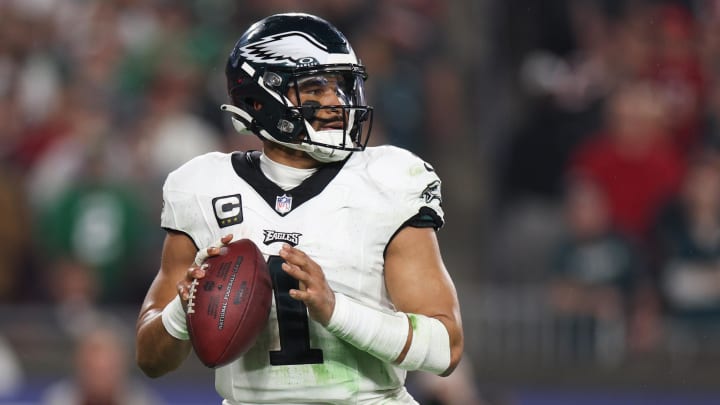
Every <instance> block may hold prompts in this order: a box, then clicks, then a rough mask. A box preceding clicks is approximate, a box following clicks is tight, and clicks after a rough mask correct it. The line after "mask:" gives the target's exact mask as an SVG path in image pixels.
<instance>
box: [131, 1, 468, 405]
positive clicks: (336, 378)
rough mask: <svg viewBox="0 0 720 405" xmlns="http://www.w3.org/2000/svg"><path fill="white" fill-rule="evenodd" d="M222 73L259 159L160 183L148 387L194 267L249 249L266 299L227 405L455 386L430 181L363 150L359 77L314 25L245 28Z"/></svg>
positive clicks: (143, 351) (449, 303)
mask: <svg viewBox="0 0 720 405" xmlns="http://www.w3.org/2000/svg"><path fill="white" fill-rule="evenodd" d="M226 76H227V86H228V88H227V90H228V93H229V96H230V99H231V104H227V105H223V106H222V109H223V110H225V111H228V112H229V113H230V114H232V118H231V119H232V122H233V124H234V126H235V128H236V129H238V130H239V131H241V132H246V133H253V134H255V135H257V136H259V137H260V138H261V139H262V141H263V150H262V152H259V151H248V152H235V153H230V154H225V153H209V154H206V155H202V156H199V157H197V158H195V159H192V160H191V161H189V162H187V163H186V164H184V165H183V166H181V167H180V168H178V169H177V170H175V171H174V172H172V173H171V174H170V175H169V176H168V177H167V180H166V182H165V184H164V186H163V199H164V201H163V202H164V206H163V212H162V217H161V226H162V227H163V228H164V229H166V230H167V236H166V239H165V243H164V247H163V252H162V260H161V268H160V270H159V272H158V275H157V277H156V279H155V280H154V282H153V283H152V285H151V286H150V289H149V291H148V293H147V297H146V299H145V302H144V304H143V306H142V309H141V312H140V315H139V319H138V324H137V362H138V364H139V366H140V368H141V369H142V370H143V371H144V372H145V373H146V374H147V375H149V376H151V377H158V376H162V375H164V374H166V373H168V372H170V371H172V370H174V369H176V368H177V367H179V366H180V365H181V363H182V362H183V361H184V359H185V358H186V357H187V356H188V353H189V352H190V350H191V344H190V343H189V341H188V332H187V325H186V322H185V314H186V305H187V300H188V296H189V294H188V290H189V288H190V283H191V282H192V281H193V279H195V278H201V277H203V276H204V270H203V269H202V267H201V266H200V264H202V261H203V260H204V259H205V258H207V257H208V256H212V255H216V254H218V250H219V249H218V246H219V245H218V244H217V243H218V242H217V241H218V240H220V243H229V242H230V241H231V240H232V239H233V238H234V239H241V238H248V239H251V240H253V241H254V242H255V243H256V244H257V245H258V246H259V247H260V249H261V250H262V252H263V254H264V255H265V257H266V259H267V261H268V268H269V270H270V273H271V277H272V280H273V290H274V300H273V305H272V309H271V313H270V317H269V320H268V324H267V326H266V328H265V330H264V331H263V332H262V333H261V335H260V336H259V338H258V340H257V342H256V343H255V345H254V346H253V347H252V348H251V349H250V350H249V351H248V352H247V353H245V354H244V355H243V356H241V357H240V358H239V359H237V360H236V361H234V362H232V363H230V364H228V365H226V366H223V367H219V368H217V369H216V371H215V379H216V384H215V385H216V388H217V391H218V392H219V394H220V395H221V396H222V397H223V398H224V402H223V404H225V405H234V404H256V403H263V404H267V403H275V404H307V403H332V404H374V403H383V404H413V403H416V402H415V400H414V399H413V398H412V397H411V396H410V395H409V394H408V392H407V390H406V389H405V387H404V381H405V376H406V372H407V370H424V371H429V372H432V373H435V374H438V375H449V374H450V373H452V371H453V369H454V368H455V367H456V366H457V364H458V362H459V361H460V358H461V356H462V351H463V333H462V326H461V320H460V310H459V305H458V300H457V295H456V291H455V287H454V285H453V282H452V280H451V278H450V276H449V275H448V272H447V270H446V268H445V265H444V264H443V260H442V257H441V254H440V249H439V247H438V241H437V238H436V235H435V231H436V230H437V229H439V228H440V227H441V226H442V225H443V210H442V206H441V202H442V198H441V193H440V179H439V178H438V176H437V174H436V173H435V171H434V170H433V168H432V166H431V165H429V164H428V163H426V162H424V161H423V160H421V159H419V158H418V157H416V156H415V155H413V154H411V153H410V152H408V151H406V150H403V149H399V148H396V147H392V146H379V147H367V148H366V144H367V139H368V136H369V134H370V127H371V124H372V108H371V107H369V106H368V105H367V104H366V102H365V98H364V89H363V85H364V81H365V79H366V78H367V76H366V73H365V68H364V67H363V65H362V64H361V63H360V61H359V59H358V58H357V57H356V56H355V53H354V52H353V50H352V48H351V46H350V44H349V43H348V41H347V39H346V38H345V36H344V35H343V34H342V33H341V32H340V31H338V30H337V29H336V28H335V27H334V26H333V25H331V24H329V23H328V22H326V21H324V20H322V19H320V18H318V17H315V16H312V15H308V14H299V13H290V14H279V15H273V16H270V17H267V18H265V19H263V20H260V21H259V22H257V23H255V24H254V25H252V26H251V27H250V28H249V29H248V30H247V31H246V32H245V33H244V34H243V35H242V37H241V38H240V39H239V40H238V42H237V44H236V45H235V47H234V49H233V50H232V53H231V54H230V57H229V60H228V62H227V66H226ZM223 235H225V236H223ZM208 246H210V247H208Z"/></svg>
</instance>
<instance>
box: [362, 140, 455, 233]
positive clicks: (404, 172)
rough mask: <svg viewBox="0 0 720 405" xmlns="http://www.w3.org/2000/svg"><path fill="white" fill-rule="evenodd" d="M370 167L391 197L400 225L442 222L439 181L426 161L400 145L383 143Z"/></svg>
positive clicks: (430, 225) (443, 219)
mask: <svg viewBox="0 0 720 405" xmlns="http://www.w3.org/2000/svg"><path fill="white" fill-rule="evenodd" d="M370 170H371V172H372V175H373V177H374V178H375V179H376V181H379V182H380V183H381V184H382V185H383V188H384V189H385V192H386V193H387V194H388V195H389V196H390V197H391V201H392V202H393V204H394V205H395V207H394V208H395V212H396V215H398V217H399V219H400V220H401V223H402V225H401V226H414V227H418V228H429V227H432V228H435V229H436V230H437V229H440V228H441V227H442V226H443V224H444V222H445V214H444V212H443V209H442V192H441V185H442V182H441V181H440V177H438V175H437V173H436V172H435V169H434V168H433V167H432V166H431V165H430V164H429V163H427V162H425V161H424V160H422V159H420V158H419V157H418V156H416V155H414V154H412V153H411V152H409V151H406V150H404V149H400V148H396V147H386V148H385V149H384V151H383V155H382V156H381V157H380V158H379V159H377V160H376V162H375V164H373V165H371V168H370Z"/></svg>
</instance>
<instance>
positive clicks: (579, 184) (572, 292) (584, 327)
mask: <svg viewBox="0 0 720 405" xmlns="http://www.w3.org/2000/svg"><path fill="white" fill-rule="evenodd" d="M564 223H565V233H564V236H563V237H562V238H561V240H560V242H559V243H558V245H557V246H556V247H555V249H554V250H553V257H554V258H553V261H552V263H551V265H550V275H549V282H550V290H549V293H550V304H551V308H552V309H553V311H554V312H555V314H556V316H557V317H558V319H559V320H560V322H561V323H562V327H563V328H564V329H565V330H568V331H570V333H571V334H572V335H573V336H574V338H573V342H574V347H572V348H566V350H571V351H572V352H573V353H575V355H576V356H577V358H583V359H593V358H595V359H600V358H601V356H599V355H600V354H602V355H603V356H604V357H605V358H604V360H606V361H613V360H614V359H615V360H616V359H617V358H618V357H617V356H621V355H622V351H623V350H624V347H625V343H624V340H625V338H626V337H625V335H626V333H627V332H626V331H627V330H629V329H630V328H629V327H628V326H629V325H628V323H629V322H630V321H631V320H632V319H633V318H632V316H631V312H632V308H631V307H632V302H633V299H632V295H633V291H634V289H635V288H636V283H637V282H638V280H639V279H640V277H641V274H642V270H643V262H642V259H641V257H640V255H639V254H638V252H637V250H636V247H635V246H633V244H632V243H631V242H630V241H629V240H628V239H627V238H625V237H624V236H623V235H622V234H621V233H619V232H617V230H616V229H615V228H614V225H613V222H612V220H611V217H610V212H609V207H608V202H607V199H606V196H605V194H604V192H603V190H601V189H600V188H598V187H597V185H596V184H594V183H593V182H592V181H587V180H582V179H573V180H571V181H570V183H569V184H568V187H567V191H566V196H565V205H564ZM583 332H585V333H586V335H585V336H580V334H581V333H583ZM608 332H612V333H608ZM607 337H611V338H612V339H615V341H610V342H607V341H606V342H603V341H601V339H604V338H607ZM609 344H613V345H614V346H615V347H616V350H614V353H602V352H599V350H601V349H602V348H604V347H606V346H607V345H609ZM608 354H611V355H612V356H614V357H610V358H608V357H606V356H605V355H608ZM596 356H597V357H596Z"/></svg>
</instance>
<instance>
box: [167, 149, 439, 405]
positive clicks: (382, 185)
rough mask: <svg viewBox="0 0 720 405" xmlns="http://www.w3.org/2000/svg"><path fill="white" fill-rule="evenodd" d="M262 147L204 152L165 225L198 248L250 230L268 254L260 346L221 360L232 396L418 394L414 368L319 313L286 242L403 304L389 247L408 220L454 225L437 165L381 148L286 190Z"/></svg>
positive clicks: (292, 400) (395, 399) (345, 280)
mask: <svg viewBox="0 0 720 405" xmlns="http://www.w3.org/2000/svg"><path fill="white" fill-rule="evenodd" d="M259 154H260V153H259V152H248V153H240V152H237V153H233V154H224V153H217V152H216V153H209V154H206V155H202V156H199V157H197V158H195V159H193V160H191V161H189V162H188V163H186V164H185V165H183V166H181V167H180V168H179V169H177V170H175V171H174V172H172V173H171V174H170V175H169V176H168V178H167V180H166V182H165V185H164V187H163V196H164V201H163V202H164V206H163V212H162V219H161V224H162V227H163V228H166V229H172V230H176V231H180V232H183V233H185V234H187V235H188V236H190V237H191V238H192V239H193V241H194V242H195V244H196V246H197V247H198V248H204V247H206V246H209V245H211V244H212V243H215V242H217V241H218V240H219V239H220V238H221V236H223V235H226V234H228V233H232V234H233V235H234V239H235V240H237V239H241V238H248V239H251V240H253V241H254V242H255V243H256V244H257V245H258V247H259V248H260V250H261V251H262V252H263V254H264V256H265V258H266V259H267V261H268V267H269V270H270V273H271V278H272V280H273V293H274V299H273V305H272V310H271V312H270V318H269V321H268V324H267V327H266V328H265V330H264V331H263V332H262V334H261V335H260V337H259V338H258V341H257V343H256V344H255V345H254V346H253V348H252V349H250V351H248V352H247V353H246V354H245V355H243V356H242V357H241V358H240V359H238V360H237V361H235V362H233V363H231V364H229V365H227V366H224V367H221V368H218V369H217V370H216V375H215V377H216V378H215V380H216V383H215V385H216V388H217V390H218V392H219V393H220V395H221V396H222V397H223V398H225V399H226V400H225V402H224V403H225V404H255V403H281V404H308V403H332V404H375V403H383V404H407V403H415V402H414V400H413V399H412V398H411V397H410V395H409V394H408V393H407V392H406V390H405V388H404V381H405V374H406V373H405V371H404V370H402V369H400V368H398V367H395V366H394V365H392V364H389V363H386V362H383V361H381V360H379V359H377V358H375V357H374V356H372V355H370V354H368V353H366V352H364V351H361V350H358V349H356V348H355V347H353V346H351V345H350V344H348V343H346V342H344V341H342V340H340V339H338V338H336V337H335V336H333V335H332V334H330V333H329V332H328V331H327V330H326V329H325V328H324V327H323V326H322V325H320V324H319V323H317V322H315V321H313V320H311V319H309V318H308V314H307V309H306V307H305V305H304V304H303V303H301V302H300V301H296V300H294V299H292V298H290V296H289V294H288V291H289V289H290V288H297V281H295V280H294V279H292V278H291V277H289V276H288V275H287V274H286V273H285V272H284V271H282V269H281V268H280V265H281V264H282V259H281V258H280V257H279V256H278V252H279V249H280V247H281V246H282V244H283V243H288V244H291V245H294V246H296V247H298V248H299V249H301V250H303V251H304V252H305V253H307V254H308V255H309V256H310V257H312V258H313V259H314V260H315V261H316V262H317V263H318V264H319V265H320V266H321V267H322V269H323V271H324V273H325V277H326V279H327V281H328V283H329V285H330V287H331V288H332V289H333V290H334V291H337V292H340V293H343V294H345V295H347V296H348V297H350V298H352V299H355V300H357V301H359V302H361V303H363V304H365V305H367V306H368V307H372V308H375V309H378V310H381V311H393V310H394V307H393V304H392V302H391V301H390V299H389V297H388V293H387V290H386V288H385V280H384V276H383V265H384V252H385V249H386V247H387V246H388V244H389V243H390V241H391V240H392V238H393V236H394V235H395V234H396V232H398V230H400V229H401V228H402V227H403V226H407V225H410V226H427V227H430V226H432V227H435V228H436V229H437V228H439V227H440V226H442V222H443V211H442V208H441V194H440V179H439V178H438V176H437V175H436V173H435V171H434V170H433V168H432V167H431V166H430V165H428V164H427V163H425V162H424V161H422V160H421V159H419V158H418V157H416V156H415V155H413V154H412V153H410V152H408V151H406V150H403V149H399V148H396V147H392V146H381V147H371V148H367V149H366V150H365V151H364V152H360V153H354V154H353V155H352V156H351V157H350V158H349V159H348V160H347V161H345V162H337V163H330V164H326V165H323V166H322V167H321V168H319V169H318V171H317V172H315V173H314V174H313V175H312V176H311V177H309V178H308V179H306V180H305V181H303V182H302V183H301V184H300V185H299V186H297V187H295V188H293V189H291V190H288V191H283V190H282V189H281V188H279V187H278V186H277V185H275V184H274V183H272V182H271V181H270V180H268V179H267V178H266V177H265V176H264V175H263V173H262V171H261V170H260V164H259ZM407 271H412V269H407Z"/></svg>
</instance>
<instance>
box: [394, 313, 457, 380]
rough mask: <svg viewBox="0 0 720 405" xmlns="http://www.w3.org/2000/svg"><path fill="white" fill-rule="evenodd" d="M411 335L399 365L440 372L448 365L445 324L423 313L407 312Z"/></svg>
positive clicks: (448, 348) (447, 341)
mask: <svg viewBox="0 0 720 405" xmlns="http://www.w3.org/2000/svg"><path fill="white" fill-rule="evenodd" d="M408 317H409V318H410V325H411V326H412V330H413V336H412V343H411V344H410V349H409V350H408V352H407V354H405V358H404V359H403V361H402V362H400V364H399V366H400V367H401V368H404V369H405V370H423V371H429V372H431V373H434V374H442V373H444V372H445V370H447V369H448V368H449V367H450V360H451V359H450V335H449V334H448V331H447V329H446V328H445V325H443V323H442V322H440V321H438V320H437V319H435V318H431V317H428V316H425V315H419V314H408Z"/></svg>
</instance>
